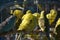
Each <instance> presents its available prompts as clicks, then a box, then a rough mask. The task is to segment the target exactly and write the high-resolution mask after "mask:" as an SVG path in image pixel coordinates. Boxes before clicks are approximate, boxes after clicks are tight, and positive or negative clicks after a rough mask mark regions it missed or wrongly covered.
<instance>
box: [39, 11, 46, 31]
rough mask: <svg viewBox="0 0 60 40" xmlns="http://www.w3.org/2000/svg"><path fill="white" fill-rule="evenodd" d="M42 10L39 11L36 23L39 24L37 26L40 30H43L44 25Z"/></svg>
mask: <svg viewBox="0 0 60 40" xmlns="http://www.w3.org/2000/svg"><path fill="white" fill-rule="evenodd" d="M44 23H45V22H44V11H41V13H40V17H39V19H38V24H39V27H40V28H41V30H42V31H44V30H45V26H44Z"/></svg>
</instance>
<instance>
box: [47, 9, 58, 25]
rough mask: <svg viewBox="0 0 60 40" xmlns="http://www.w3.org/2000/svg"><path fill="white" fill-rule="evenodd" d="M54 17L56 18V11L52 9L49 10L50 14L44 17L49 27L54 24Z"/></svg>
mask: <svg viewBox="0 0 60 40" xmlns="http://www.w3.org/2000/svg"><path fill="white" fill-rule="evenodd" d="M56 16H57V11H56V10H54V9H52V10H50V13H49V14H47V15H46V17H47V19H48V20H49V24H50V25H51V24H52V23H53V22H54V20H55V18H56Z"/></svg>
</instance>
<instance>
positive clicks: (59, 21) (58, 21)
mask: <svg viewBox="0 0 60 40" xmlns="http://www.w3.org/2000/svg"><path fill="white" fill-rule="evenodd" d="M59 25H60V18H59V19H58V20H57V22H56V25H55V29H54V32H55V34H57V33H56V28H57V27H58V26H59Z"/></svg>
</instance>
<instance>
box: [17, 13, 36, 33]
mask: <svg viewBox="0 0 60 40" xmlns="http://www.w3.org/2000/svg"><path fill="white" fill-rule="evenodd" d="M36 20H37V19H36V17H35V16H33V15H32V14H31V13H27V14H25V15H24V16H23V17H22V23H21V24H20V25H19V28H18V29H17V30H18V31H19V30H21V31H22V30H24V31H25V32H31V31H33V30H34V28H35V27H36V25H37V23H36Z"/></svg>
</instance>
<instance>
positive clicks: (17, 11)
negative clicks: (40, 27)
mask: <svg viewBox="0 0 60 40" xmlns="http://www.w3.org/2000/svg"><path fill="white" fill-rule="evenodd" d="M13 15H14V16H16V17H17V18H22V15H23V13H22V10H15V11H14V12H13Z"/></svg>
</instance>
